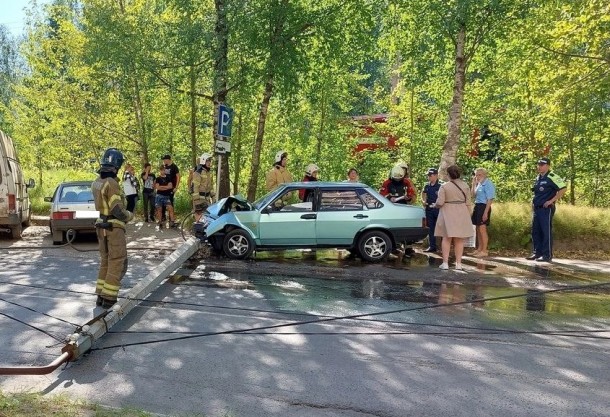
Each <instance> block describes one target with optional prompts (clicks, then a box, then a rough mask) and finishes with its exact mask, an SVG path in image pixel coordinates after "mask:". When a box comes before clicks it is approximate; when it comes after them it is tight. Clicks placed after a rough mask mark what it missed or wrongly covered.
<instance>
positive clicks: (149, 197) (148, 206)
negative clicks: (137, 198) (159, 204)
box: [140, 163, 157, 223]
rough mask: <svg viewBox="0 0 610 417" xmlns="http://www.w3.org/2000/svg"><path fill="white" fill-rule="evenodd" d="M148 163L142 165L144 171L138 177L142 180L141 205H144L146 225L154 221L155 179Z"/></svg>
mask: <svg viewBox="0 0 610 417" xmlns="http://www.w3.org/2000/svg"><path fill="white" fill-rule="evenodd" d="M151 171H152V167H151V166H150V164H149V163H146V164H144V171H142V174H141V175H140V178H142V184H143V185H144V187H143V189H142V204H143V205H144V221H145V222H146V223H148V222H149V221H150V222H152V221H154V219H155V179H156V178H157V177H156V176H155V174H153V173H152V172H151Z"/></svg>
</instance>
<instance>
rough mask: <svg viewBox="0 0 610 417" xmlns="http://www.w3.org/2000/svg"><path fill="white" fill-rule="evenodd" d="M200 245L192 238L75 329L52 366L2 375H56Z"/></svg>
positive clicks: (11, 370) (2, 369)
mask: <svg viewBox="0 0 610 417" xmlns="http://www.w3.org/2000/svg"><path fill="white" fill-rule="evenodd" d="M199 245H200V240H199V239H197V238H194V237H191V238H189V239H188V240H187V241H186V242H184V243H183V244H182V245H181V246H180V247H179V248H178V249H176V250H175V251H174V252H172V254H171V255H169V256H168V257H167V258H166V259H165V260H164V261H163V262H162V263H161V264H160V265H158V266H157V267H156V268H155V269H153V270H152V271H151V272H150V273H149V274H148V275H146V277H144V278H143V279H142V280H141V281H140V282H139V283H138V284H137V285H136V286H135V287H133V288H132V289H131V291H129V293H128V294H127V295H126V296H125V298H123V299H120V300H119V301H118V302H117V303H116V304H115V305H114V306H112V308H110V309H109V310H107V311H105V312H104V313H103V314H100V315H99V316H97V317H95V318H93V319H92V320H90V321H89V322H88V323H87V324H85V325H83V326H81V327H79V328H78V329H76V331H75V332H74V333H73V334H71V335H70V336H69V337H68V339H67V340H68V342H67V344H66V345H65V346H64V347H63V348H62V350H61V351H62V354H61V355H60V356H59V357H58V358H57V359H55V360H54V361H53V362H51V363H50V364H49V365H45V366H27V367H25V366H14V367H0V375H45V374H49V373H51V372H53V371H54V370H55V369H57V368H58V367H59V366H60V365H61V364H62V363H65V362H68V361H75V360H77V359H78V358H80V357H81V356H82V355H83V354H84V353H85V352H87V351H88V350H89V349H91V347H92V346H93V343H94V342H95V341H96V340H98V339H99V338H101V337H102V336H103V335H104V334H106V333H107V332H108V331H109V330H110V329H111V328H112V326H113V325H115V324H116V323H118V322H119V321H120V320H121V319H123V317H125V316H126V315H127V314H128V313H129V312H130V311H131V310H132V309H133V308H134V307H135V306H136V305H138V304H139V303H140V301H141V300H143V299H144V298H146V297H147V296H148V295H149V294H150V293H151V292H152V291H154V290H155V289H156V288H157V287H158V286H159V285H160V284H161V282H162V281H163V280H164V279H165V278H167V277H168V276H169V274H171V273H172V272H173V271H175V270H176V269H178V267H179V266H180V265H182V264H183V263H184V262H186V261H187V260H188V259H189V258H190V257H191V256H193V255H194V254H195V252H197V250H198V249H199Z"/></svg>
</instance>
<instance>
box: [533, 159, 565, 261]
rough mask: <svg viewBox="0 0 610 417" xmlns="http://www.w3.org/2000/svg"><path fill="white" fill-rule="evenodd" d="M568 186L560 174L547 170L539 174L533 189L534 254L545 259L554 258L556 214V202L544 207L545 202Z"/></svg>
mask: <svg viewBox="0 0 610 417" xmlns="http://www.w3.org/2000/svg"><path fill="white" fill-rule="evenodd" d="M564 188H566V184H565V182H564V181H563V179H561V177H559V176H558V175H556V174H554V173H552V172H551V171H549V172H547V173H546V174H545V175H538V176H537V177H536V181H535V182H534V186H533V187H532V191H533V192H534V199H533V200H532V205H533V209H534V215H533V217H532V242H533V245H534V256H533V257H541V258H542V259H543V260H549V261H550V260H551V259H552V258H553V216H554V215H555V204H551V205H550V206H549V207H544V203H545V202H547V201H548V200H550V199H552V198H553V197H554V196H555V195H556V194H557V192H558V191H559V190H562V189H564Z"/></svg>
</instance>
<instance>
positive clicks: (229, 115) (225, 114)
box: [216, 104, 233, 138]
mask: <svg viewBox="0 0 610 417" xmlns="http://www.w3.org/2000/svg"><path fill="white" fill-rule="evenodd" d="M232 123H233V109H232V108H230V107H229V106H227V105H225V104H219V105H218V130H217V131H216V133H217V134H218V136H222V137H225V138H230V137H231V124H232Z"/></svg>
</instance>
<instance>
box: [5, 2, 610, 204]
mask: <svg viewBox="0 0 610 417" xmlns="http://www.w3.org/2000/svg"><path fill="white" fill-rule="evenodd" d="M226 5H227V19H226V23H227V25H228V33H229V39H227V42H228V43H227V45H228V57H227V58H228V62H227V74H226V79H225V80H224V81H225V82H226V85H227V89H228V91H226V95H227V100H228V103H229V104H230V105H231V107H233V108H234V109H235V116H236V117H235V120H234V125H233V138H231V142H232V146H233V151H232V153H231V155H230V156H229V172H230V178H231V181H232V185H231V189H232V191H237V192H242V193H244V194H245V191H246V187H247V186H248V181H249V176H250V173H251V169H250V167H251V166H252V164H253V161H254V160H255V155H254V153H253V146H254V138H255V137H256V133H257V127H258V120H259V109H260V105H261V97H262V92H263V89H264V86H265V82H266V81H267V80H268V76H270V75H272V76H273V77H272V80H273V92H272V97H271V102H270V105H269V112H268V114H267V119H266V126H265V135H264V141H263V142H262V148H261V149H260V152H261V154H260V165H259V167H258V174H259V176H258V182H257V183H256V184H255V185H256V190H257V194H258V195H261V194H262V193H263V192H264V191H265V190H264V174H265V172H266V171H267V170H268V169H270V168H271V161H272V159H273V155H274V154H275V152H277V150H279V149H286V150H287V151H288V152H289V153H290V155H291V156H290V160H289V169H290V170H291V172H292V173H293V175H294V176H295V178H297V179H300V178H301V176H302V174H303V170H304V167H305V166H306V165H307V164H308V163H311V162H315V163H316V164H318V165H319V166H320V167H321V178H323V179H329V180H343V179H344V178H345V172H346V171H347V169H348V168H349V167H350V166H355V167H357V168H359V170H360V171H361V178H362V180H363V181H364V182H367V183H369V184H371V185H372V186H374V187H378V185H379V184H380V181H382V180H383V179H384V178H385V177H386V176H387V171H388V170H389V168H390V166H391V165H392V164H393V163H395V162H396V161H399V160H401V161H405V162H407V163H409V165H410V166H411V168H412V173H413V174H412V177H413V179H414V181H415V184H416V185H417V187H418V188H419V189H421V187H422V185H423V183H424V181H425V179H426V178H425V175H424V173H425V171H426V170H427V168H429V167H431V166H439V163H440V157H441V154H442V153H443V152H444V150H443V146H444V144H445V141H446V139H447V133H448V128H447V119H448V117H447V115H448V109H449V106H450V104H451V100H452V95H453V87H452V86H453V75H454V70H455V56H454V55H455V48H454V40H455V33H456V31H457V30H459V29H460V28H461V27H462V26H463V25H466V27H467V30H468V32H467V35H468V36H467V45H466V46H467V47H466V50H467V52H469V53H470V55H468V57H467V58H468V68H467V74H466V75H467V77H466V90H465V94H464V106H463V114H462V129H461V130H462V133H461V136H460V138H459V147H458V151H457V163H458V164H459V165H461V166H462V167H464V168H465V170H470V169H472V168H474V167H476V166H484V167H486V168H488V169H489V172H490V177H491V178H492V180H493V181H494V182H495V183H496V185H497V186H498V200H499V201H503V202H508V201H519V202H527V201H528V200H529V199H530V198H531V191H530V186H531V183H532V181H533V179H534V177H535V175H536V173H535V161H536V159H537V158H538V157H540V156H541V155H543V154H548V156H550V158H551V159H552V161H553V165H552V169H553V170H554V171H555V172H556V173H558V174H559V175H560V176H562V177H564V178H565V179H566V180H568V182H569V190H568V193H567V195H566V197H565V198H566V201H568V202H570V203H573V204H585V205H592V206H597V207H605V206H607V205H608V204H609V203H610V183H609V182H608V181H606V180H605V173H606V172H607V171H608V170H609V169H610V146H609V145H610V144H609V143H608V141H610V118H609V117H608V116H609V112H610V106H609V104H608V97H610V77H609V76H608V61H607V57H608V56H609V53H610V51H609V48H610V46H609V44H608V42H607V33H608V32H609V30H610V17H609V16H610V6H609V5H608V2H606V1H603V0H592V1H584V0H576V1H573V2H556V1H550V0H546V1H541V2H537V3H535V4H534V3H531V2H525V1H513V2H509V1H505V0H489V1H483V2H480V1H478V2H474V1H472V0H456V1H451V2H449V3H447V2H443V1H436V0H435V1H419V0H418V1H409V2H406V1H398V2H389V3H388V4H387V5H386V4H384V5H383V7H380V6H379V3H378V2H377V3H375V2H372V1H369V0H365V1H362V0H358V1H357V0H348V1H340V0H321V1H318V2H308V1H304V0H255V1H245V0H229V1H226ZM386 6H387V7H386ZM500 15H502V16H503V17H502V18H501V19H498V18H497V16H500ZM215 25H216V10H215V5H214V2H212V1H211V0H168V1H153V0H135V1H128V2H108V1H105V0H80V1H55V2H53V3H52V4H50V5H48V6H45V8H44V9H42V10H41V11H40V13H37V14H33V15H32V22H31V25H30V32H29V34H28V37H27V39H26V41H25V42H24V43H23V44H22V45H21V52H22V58H18V57H16V56H15V55H14V53H13V51H16V48H15V47H14V41H13V40H11V39H8V38H7V37H6V36H4V37H2V36H0V44H2V45H3V50H5V49H4V46H8V49H6V50H7V51H10V52H11V54H9V55H10V56H9V55H7V56H4V55H3V58H5V57H9V58H10V59H9V60H8V61H5V60H3V61H2V62H0V77H2V82H1V83H0V95H1V98H2V100H0V101H1V102H2V103H1V104H0V129H3V130H4V131H6V132H7V133H9V134H10V135H11V136H12V137H13V138H14V140H15V141H16V143H17V146H18V150H19V153H20V158H21V160H22V162H23V164H24V166H28V167H35V169H36V170H37V171H36V172H34V171H32V172H31V175H32V177H34V178H35V179H36V180H37V182H38V183H40V180H43V181H44V182H43V184H45V183H46V182H47V172H53V171H56V170H60V171H61V172H71V171H73V172H85V171H89V170H91V169H92V167H91V163H90V162H89V161H90V159H96V160H97V159H98V158H99V156H100V155H101V153H102V151H103V150H104V149H105V148H106V147H109V146H116V147H118V148H120V149H121V150H123V151H124V153H125V154H126V156H127V159H128V160H129V161H130V162H132V163H133V164H134V165H135V166H137V167H139V166H141V162H144V161H150V162H151V163H152V164H153V165H156V164H157V163H158V162H160V161H159V158H160V156H161V155H163V154H165V153H168V152H169V153H171V154H172V155H173V156H174V160H175V162H176V163H177V164H178V166H179V167H180V168H181V170H182V171H183V172H184V173H185V174H186V172H187V170H188V168H190V167H191V165H192V164H193V159H194V157H195V156H196V155H197V154H200V153H201V152H204V151H206V152H208V151H211V150H212V145H213V143H212V136H213V135H212V133H213V132H212V126H213V103H212V101H211V98H213V96H214V95H215V94H216V93H218V92H217V91H214V86H215V85H216V86H217V85H219V81H222V80H217V79H216V78H215V73H216V69H215V68H213V66H214V65H216V64H215V62H216V61H215V59H216V56H215V50H216V43H215V42H217V39H216V38H215V34H216V31H215V29H216V28H215ZM2 33H4V32H2ZM5 34H6V33H5ZM0 35H1V33H0ZM477 36H478V38H477ZM20 59H23V60H24V61H25V63H26V64H27V70H22V69H21V65H20V62H21V61H19V60H20ZM363 112H364V113H376V112H388V113H390V114H391V117H390V118H389V122H388V123H387V124H386V125H385V126H379V132H378V134H381V133H386V132H390V133H393V134H394V135H396V136H397V137H398V138H399V144H400V146H399V149H398V150H396V151H393V152H391V153H388V152H387V151H381V150H380V151H375V152H366V153H363V154H361V155H354V154H353V152H352V150H353V147H354V143H355V139H354V131H353V130H352V129H351V126H350V124H349V123H348V121H349V116H352V115H356V114H361V113H363ZM484 126H488V127H489V129H490V131H491V132H492V133H493V134H496V135H497V137H498V138H500V144H499V150H498V152H497V153H496V154H494V155H491V157H490V158H487V157H485V155H484V154H485V151H487V150H489V144H488V143H485V142H484V141H479V142H477V135H480V133H481V131H482V129H483V127H484ZM479 139H480V137H479ZM477 152H478V153H477ZM184 178H185V179H186V175H185V176H184ZM48 181H51V182H56V181H59V178H53V179H52V180H51V179H48ZM53 185H54V184H53ZM43 186H44V185H43ZM184 186H186V184H184ZM36 192H37V191H35V193H36ZM181 198H182V197H181V195H180V194H178V199H179V204H180V205H183V206H184V209H185V210H186V209H188V205H189V203H188V199H187V198H185V199H184V201H182V200H181ZM40 208H42V206H40Z"/></svg>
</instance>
